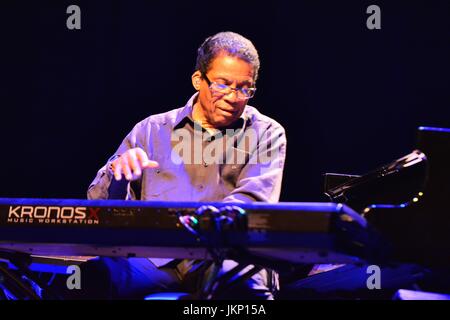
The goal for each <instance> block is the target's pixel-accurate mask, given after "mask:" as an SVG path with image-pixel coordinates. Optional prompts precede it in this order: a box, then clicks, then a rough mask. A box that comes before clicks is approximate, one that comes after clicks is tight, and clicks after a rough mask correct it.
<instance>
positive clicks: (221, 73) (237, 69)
mask: <svg viewBox="0 0 450 320" xmlns="http://www.w3.org/2000/svg"><path fill="white" fill-rule="evenodd" d="M208 74H209V75H210V76H211V77H220V78H224V79H227V80H236V81H239V82H241V81H247V82H253V77H254V70H253V65H252V64H251V63H249V62H247V61H245V60H242V59H240V58H237V57H232V56H229V55H225V54H222V55H219V56H217V57H216V58H214V60H213V61H212V62H211V64H210V67H209V70H208Z"/></svg>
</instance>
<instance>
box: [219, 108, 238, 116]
mask: <svg viewBox="0 0 450 320" xmlns="http://www.w3.org/2000/svg"><path fill="white" fill-rule="evenodd" d="M216 108H217V109H218V110H219V111H221V112H222V113H224V114H226V115H229V116H232V115H234V114H235V113H236V110H234V109H230V108H223V107H216Z"/></svg>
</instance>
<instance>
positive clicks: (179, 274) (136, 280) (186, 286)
mask: <svg viewBox="0 0 450 320" xmlns="http://www.w3.org/2000/svg"><path fill="white" fill-rule="evenodd" d="M235 265H236V263H235V262H234V261H231V260H225V261H224V263H223V265H222V268H221V269H220V272H219V275H222V274H223V273H224V272H226V271H228V270H230V269H232V268H233V267H234V266H235ZM80 268H81V289H72V290H69V289H68V288H67V286H66V283H65V280H66V279H67V277H60V279H59V280H58V281H57V282H56V284H55V286H54V287H58V288H59V292H61V295H62V297H63V298H64V299H108V300H114V299H144V297H146V296H147V295H149V294H153V293H162V292H180V291H181V292H186V293H188V294H190V295H191V297H192V298H197V297H199V292H200V290H201V289H202V286H203V285H204V284H205V277H207V276H208V275H209V274H210V273H211V272H212V268H213V267H212V265H211V263H208V262H207V261H200V260H182V261H181V262H180V261H176V260H175V261H173V262H171V263H169V264H168V265H164V266H162V267H157V266H156V265H155V264H154V263H153V262H152V261H151V260H150V259H148V258H128V259H125V258H107V257H102V258H96V259H92V260H89V261H87V262H85V263H83V264H81V265H80ZM270 277H272V278H274V274H273V273H272V272H269V271H267V270H265V269H263V270H262V271H260V272H259V273H257V274H255V275H254V276H252V277H251V278H249V279H247V280H246V281H243V282H242V283H239V284H238V285H235V286H233V287H232V288H230V290H229V291H225V292H221V294H220V299H255V300H258V299H264V300H266V299H272V298H273V291H274V290H275V289H276V287H277V283H276V279H275V281H274V280H273V279H269V278H270ZM203 298H204V297H203ZM213 298H214V297H213Z"/></svg>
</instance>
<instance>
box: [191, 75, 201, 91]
mask: <svg viewBox="0 0 450 320" xmlns="http://www.w3.org/2000/svg"><path fill="white" fill-rule="evenodd" d="M191 78H192V85H193V86H194V88H195V90H197V91H198V90H200V83H201V82H202V74H201V72H200V71H199V70H197V71H195V72H194V73H193V74H192V77H191Z"/></svg>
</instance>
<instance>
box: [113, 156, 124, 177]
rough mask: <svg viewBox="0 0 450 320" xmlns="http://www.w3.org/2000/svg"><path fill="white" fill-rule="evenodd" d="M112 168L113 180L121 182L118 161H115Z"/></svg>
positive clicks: (120, 169)
mask: <svg viewBox="0 0 450 320" xmlns="http://www.w3.org/2000/svg"><path fill="white" fill-rule="evenodd" d="M113 168H114V178H115V179H116V181H120V180H122V164H121V163H120V160H118V161H116V163H115V165H114V166H113Z"/></svg>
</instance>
